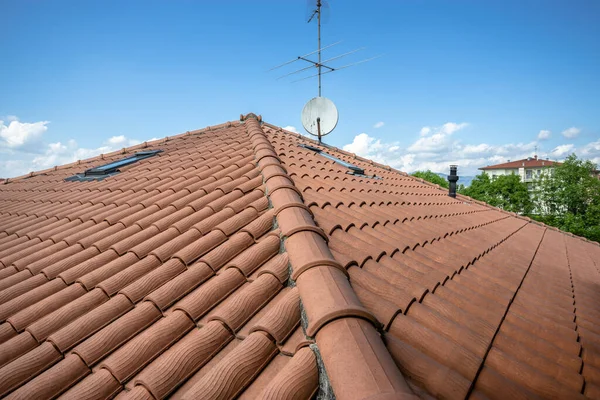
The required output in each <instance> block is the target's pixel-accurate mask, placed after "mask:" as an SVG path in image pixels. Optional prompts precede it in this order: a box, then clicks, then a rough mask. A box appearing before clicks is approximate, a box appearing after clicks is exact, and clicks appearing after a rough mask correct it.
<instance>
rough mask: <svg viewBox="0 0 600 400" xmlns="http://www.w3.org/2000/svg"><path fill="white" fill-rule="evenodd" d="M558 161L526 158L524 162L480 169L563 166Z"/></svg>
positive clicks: (519, 161) (518, 161)
mask: <svg viewBox="0 0 600 400" xmlns="http://www.w3.org/2000/svg"><path fill="white" fill-rule="evenodd" d="M561 164H562V163H559V162H557V161H550V160H543V159H541V158H540V159H538V158H537V156H533V157H530V158H524V159H522V160H516V161H509V162H505V163H502V164H496V165H488V166H487V167H483V168H479V169H481V170H487V169H510V168H540V167H550V166H552V165H561Z"/></svg>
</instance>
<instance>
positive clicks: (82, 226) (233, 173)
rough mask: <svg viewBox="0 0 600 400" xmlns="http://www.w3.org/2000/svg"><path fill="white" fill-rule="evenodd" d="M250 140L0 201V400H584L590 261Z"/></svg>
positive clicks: (590, 357)
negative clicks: (329, 397) (323, 395)
mask: <svg viewBox="0 0 600 400" xmlns="http://www.w3.org/2000/svg"><path fill="white" fill-rule="evenodd" d="M259 121H260V118H258V117H256V116H255V115H253V114H249V115H247V116H242V119H241V122H233V123H227V124H223V125H220V126H217V127H212V128H211V127H209V128H206V129H202V130H199V131H194V132H187V133H186V134H183V135H179V136H175V137H170V138H167V139H166V140H159V141H154V142H151V143H143V144H141V145H138V146H133V147H132V148H129V149H123V150H122V151H118V152H114V153H112V154H109V155H104V156H101V157H96V158H94V159H92V160H87V161H82V162H78V163H73V164H71V165H68V166H64V167H58V168H54V169H49V170H46V171H42V172H40V173H33V174H29V175H26V176H24V177H22V178H18V179H10V180H9V181H8V182H5V183H4V184H3V185H0V267H2V268H0V320H3V321H7V322H3V323H1V324H0V354H1V356H0V392H1V393H2V394H3V395H9V396H12V397H13V398H20V397H26V398H32V397H36V398H50V397H56V396H59V395H62V396H63V397H65V398H74V399H75V398H76V399H80V398H87V397H97V398H107V397H116V398H140V399H142V398H144V399H162V398H166V397H172V398H174V399H178V398H185V397H188V398H192V397H198V396H200V397H202V398H212V397H214V398H229V397H233V396H239V398H242V399H245V398H257V397H262V398H277V399H280V398H310V397H312V396H314V395H315V394H316V392H317V390H318V388H319V385H320V383H323V384H328V385H331V387H332V388H333V392H334V394H335V396H336V398H338V399H355V398H372V399H375V398H377V399H388V398H390V399H391V398H402V399H415V398H417V397H421V398H431V396H433V397H439V398H466V397H469V396H470V397H472V398H481V399H484V398H485V399H488V398H499V396H500V397H502V396H504V398H505V397H506V396H507V395H508V397H510V398H548V397H561V398H578V397H581V396H588V397H592V398H593V397H594V396H596V397H597V396H598V392H599V391H600V390H599V389H598V387H599V386H600V381H599V372H598V371H600V361H599V360H600V329H598V327H597V323H598V320H600V307H598V306H597V304H598V301H600V295H598V293H599V292H598V290H597V286H598V284H600V266H599V264H598V262H597V261H596V260H597V259H598V258H600V246H596V245H594V244H591V243H589V242H586V241H583V240H580V239H578V238H574V237H571V236H566V235H563V234H561V233H560V232H559V231H557V230H552V229H548V228H547V227H545V226H543V225H540V224H536V223H532V222H531V221H530V220H527V219H523V218H521V217H518V216H516V215H514V214H512V213H506V212H503V211H501V210H498V209H496V208H492V207H488V206H487V205H485V204H484V203H481V202H475V201H473V200H472V199H468V198H466V197H461V198H460V199H452V198H450V197H448V196H447V194H446V193H444V191H442V190H440V189H439V188H437V187H435V186H433V185H429V184H427V183H425V182H423V181H418V180H415V179H414V178H412V177H409V176H407V175H406V174H403V173H400V172H398V171H395V170H393V169H391V168H389V167H387V166H383V165H380V164H378V163H374V162H371V161H369V160H365V159H363V158H360V157H358V156H355V155H353V154H351V153H347V152H344V151H341V150H338V149H335V148H331V147H324V146H320V145H319V144H317V143H316V142H313V141H310V140H309V139H306V138H304V137H302V136H300V135H296V134H293V133H290V132H286V131H283V130H281V129H279V128H276V127H273V126H272V125H269V124H266V123H262V124H261V123H260V122H259ZM301 143H304V144H310V145H311V146H317V147H319V148H321V149H322V150H323V151H325V152H327V153H329V154H330V155H332V156H334V157H337V158H340V159H342V160H345V161H346V162H349V163H353V164H356V165H358V166H360V167H362V168H364V169H365V171H366V173H367V174H369V175H376V176H377V177H380V178H381V179H372V178H368V177H362V176H356V175H350V174H348V173H347V170H346V168H345V167H344V166H342V165H339V164H337V163H335V162H334V161H332V160H329V159H326V158H324V157H322V156H321V155H319V154H317V153H315V152H313V151H311V150H309V149H306V148H300V147H298V144H301ZM136 149H161V150H163V152H162V153H159V154H158V155H156V156H154V157H151V158H148V159H146V160H143V161H140V162H138V163H136V164H133V165H130V166H128V167H126V168H123V169H122V170H121V172H120V173H119V174H117V175H114V176H112V177H109V178H107V179H104V180H102V181H93V182H64V178H67V177H69V176H72V175H73V174H75V173H81V172H82V171H84V170H85V169H88V168H90V167H91V166H99V165H102V164H104V163H107V162H110V161H114V160H118V159H120V158H122V157H123V156H124V155H126V154H130V153H132V152H135V151H137V150H136ZM307 335H309V336H307ZM413 392H414V393H413ZM199 394H200V395H199ZM500 394H502V395H500Z"/></svg>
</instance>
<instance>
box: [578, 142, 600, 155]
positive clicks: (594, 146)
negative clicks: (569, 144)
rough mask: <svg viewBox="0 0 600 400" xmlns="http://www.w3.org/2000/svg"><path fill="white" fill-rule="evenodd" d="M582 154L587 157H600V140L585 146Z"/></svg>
mask: <svg viewBox="0 0 600 400" xmlns="http://www.w3.org/2000/svg"><path fill="white" fill-rule="evenodd" d="M581 154H582V155H583V156H586V157H594V156H600V139H598V140H596V141H595V142H591V143H588V144H586V145H585V146H583V147H582V148H581Z"/></svg>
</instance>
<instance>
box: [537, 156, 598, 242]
mask: <svg viewBox="0 0 600 400" xmlns="http://www.w3.org/2000/svg"><path fill="white" fill-rule="evenodd" d="M596 169H597V166H596V164H594V163H593V162H591V161H589V160H580V159H578V158H577V156H576V155H575V154H571V155H570V156H569V157H567V159H566V160H565V162H564V163H563V164H562V165H558V166H556V167H555V168H554V173H553V174H542V175H541V176H540V179H539V180H538V181H537V182H536V187H537V190H536V193H535V201H536V204H537V207H536V208H537V210H536V211H537V214H538V215H536V216H533V217H534V218H535V219H537V220H540V221H542V222H544V223H546V224H548V225H552V226H556V227H558V228H560V229H562V230H565V231H568V232H572V233H574V234H576V235H578V236H584V237H587V238H588V239H590V240H595V241H598V242H600V180H598V178H597V177H596V176H595V171H596Z"/></svg>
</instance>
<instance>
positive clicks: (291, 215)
mask: <svg viewBox="0 0 600 400" xmlns="http://www.w3.org/2000/svg"><path fill="white" fill-rule="evenodd" d="M242 120H243V121H245V124H246V127H247V128H246V129H247V133H248V135H249V137H250V140H251V142H252V147H253V149H254V151H255V157H256V162H257V163H258V169H259V171H260V172H261V174H262V175H263V179H264V181H265V186H266V189H267V190H266V193H267V196H268V198H269V201H270V202H271V205H272V207H273V208H274V209H275V218H276V220H277V223H278V225H279V228H280V229H281V240H282V243H283V245H284V246H285V248H286V252H287V253H288V256H289V258H290V265H291V268H292V274H291V277H290V279H292V280H294V281H296V285H297V286H298V289H299V293H300V299H301V304H302V307H303V313H305V315H306V319H304V320H303V324H302V326H303V330H304V331H305V335H307V336H314V337H315V338H316V344H317V347H318V348H319V352H320V354H321V357H322V359H323V363H324V366H325V369H326V371H327V376H328V377H329V379H330V383H331V385H332V387H333V389H334V392H336V393H337V396H339V397H345V396H343V394H345V395H349V394H351V397H352V398H368V397H372V396H376V395H380V394H383V393H387V394H391V393H395V394H397V395H400V396H401V397H404V396H405V397H406V398H416V397H413V396H414V395H413V394H412V391H411V389H410V388H409V386H408V384H407V383H406V380H405V379H404V376H403V375H402V373H401V372H400V370H399V369H398V367H397V365H396V364H395V363H394V361H393V359H392V357H391V355H390V353H389V351H388V350H387V348H386V347H385V344H384V343H383V340H382V339H381V337H380V336H379V333H378V331H377V329H376V327H375V324H377V322H376V321H377V320H376V318H375V317H374V316H373V315H372V314H371V313H370V312H369V311H367V310H366V309H365V308H364V307H363V306H362V304H361V303H360V300H359V299H358V296H357V295H356V293H355V292H354V289H353V288H352V287H351V285H350V281H349V280H348V279H347V271H346V270H345V268H344V267H343V266H342V265H341V264H340V263H339V262H338V261H337V260H335V258H334V257H333V255H332V253H331V251H330V249H329V246H328V245H327V235H326V234H325V233H324V232H323V231H322V229H321V228H319V227H318V226H317V225H316V223H315V221H314V219H313V216H312V213H311V212H310V211H309V209H308V208H307V207H306V205H305V204H304V202H303V201H302V196H301V192H300V190H299V189H298V188H296V186H295V184H294V182H293V180H292V179H291V178H290V177H289V175H288V173H287V171H286V170H285V168H284V167H283V165H282V163H281V161H280V159H279V157H278V155H277V153H276V152H275V149H274V147H273V145H272V143H271V142H270V141H269V139H268V138H267V136H266V134H265V133H264V131H263V129H262V128H261V124H260V119H259V118H258V117H256V115H254V114H248V115H247V116H246V117H242ZM268 126H272V125H270V124H269V125H268ZM367 321H369V322H367ZM340 349H341V351H340ZM348 365H354V366H355V367H358V368H362V369H363V372H362V373H361V372H360V371H353V374H352V376H350V375H349V374H347V372H346V371H347V366H348Z"/></svg>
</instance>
